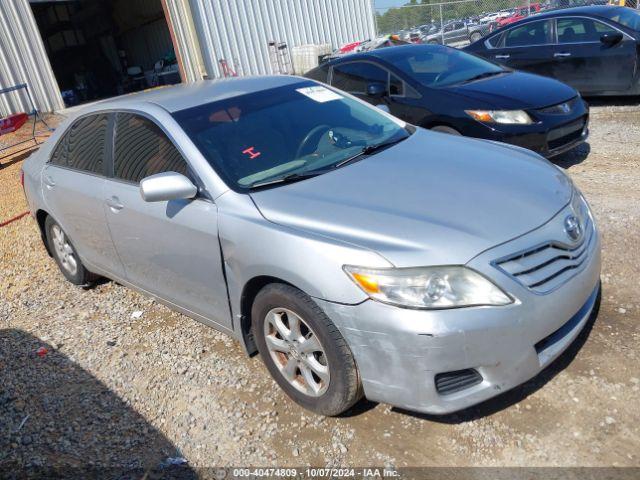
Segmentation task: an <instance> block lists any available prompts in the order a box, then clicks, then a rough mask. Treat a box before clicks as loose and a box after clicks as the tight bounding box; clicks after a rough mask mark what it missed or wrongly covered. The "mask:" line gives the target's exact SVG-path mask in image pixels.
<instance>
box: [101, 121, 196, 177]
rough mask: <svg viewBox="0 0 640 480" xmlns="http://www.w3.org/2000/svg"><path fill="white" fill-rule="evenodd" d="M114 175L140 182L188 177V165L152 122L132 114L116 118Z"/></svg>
mask: <svg viewBox="0 0 640 480" xmlns="http://www.w3.org/2000/svg"><path fill="white" fill-rule="evenodd" d="M115 135H116V138H115V151H114V155H113V169H114V176H115V177H116V178H119V179H121V180H126V181H129V182H134V183H138V182H140V180H142V179H143V178H145V177H148V176H149V175H154V174H156V173H163V172H177V173H182V174H183V175H188V167H187V162H186V161H185V160H184V158H182V155H181V154H180V152H179V151H178V150H177V149H176V147H175V146H174V145H173V143H172V142H171V140H169V138H167V136H166V135H165V133H164V132H163V131H162V130H161V129H160V127H158V126H157V125H156V124H155V123H153V122H152V121H150V120H148V119H146V118H144V117H141V116H139V115H134V114H131V113H118V114H117V116H116V129H115Z"/></svg>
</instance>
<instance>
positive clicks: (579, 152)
mask: <svg viewBox="0 0 640 480" xmlns="http://www.w3.org/2000/svg"><path fill="white" fill-rule="evenodd" d="M590 153H591V145H589V144H588V143H582V144H580V145H578V146H577V147H576V148H573V149H571V150H569V151H568V152H565V153H562V154H560V155H558V156H557V157H553V158H551V159H550V161H551V163H554V164H555V165H558V166H559V167H562V168H564V169H568V168H571V167H573V166H574V165H578V164H580V163H582V162H583V161H585V160H586V159H587V157H588V156H589V154H590Z"/></svg>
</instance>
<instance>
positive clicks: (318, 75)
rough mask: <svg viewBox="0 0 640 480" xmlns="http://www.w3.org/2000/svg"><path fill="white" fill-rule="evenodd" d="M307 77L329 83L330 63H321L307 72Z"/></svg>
mask: <svg viewBox="0 0 640 480" xmlns="http://www.w3.org/2000/svg"><path fill="white" fill-rule="evenodd" d="M305 77H307V78H310V79H312V80H316V81H318V82H322V83H327V78H328V77H329V65H328V64H325V65H320V66H319V67H316V68H314V69H313V70H310V71H309V72H307V73H306V74H305Z"/></svg>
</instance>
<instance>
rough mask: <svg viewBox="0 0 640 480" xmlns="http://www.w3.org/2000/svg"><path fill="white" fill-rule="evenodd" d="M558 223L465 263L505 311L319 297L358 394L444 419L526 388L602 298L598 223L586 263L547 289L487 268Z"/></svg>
mask: <svg viewBox="0 0 640 480" xmlns="http://www.w3.org/2000/svg"><path fill="white" fill-rule="evenodd" d="M558 218H559V219H560V220H559V221H561V220H563V219H564V216H563V214H562V213H561V214H560V215H559V216H558ZM556 223H557V222H555V221H552V222H549V223H548V224H547V225H545V226H544V227H542V228H541V229H538V230H537V231H535V232H532V233H531V234H528V235H525V236H523V237H520V238H518V239H517V240H515V241H513V242H508V243H506V244H503V245H501V246H499V247H496V248H494V249H492V250H489V251H487V252H485V253H483V254H481V255H480V256H478V257H476V258H475V259H473V260H472V261H471V262H469V263H468V266H470V267H471V268H474V269H476V270H478V271H480V272H481V273H483V274H485V275H486V276H488V277H490V278H492V279H493V280H494V281H495V282H496V284H498V285H499V286H500V287H501V288H502V289H503V290H504V291H506V292H508V293H509V294H510V295H511V296H512V297H513V298H515V299H516V300H515V302H514V303H513V304H511V305H508V306H503V307H471V308H458V309H448V310H411V309H405V308H398V307H394V306H390V305H386V304H382V303H379V302H376V301H373V300H367V301H365V302H363V303H361V304H359V305H344V304H336V303H332V302H328V301H324V300H316V301H317V302H318V304H319V305H320V306H321V307H322V308H323V310H324V311H325V312H326V313H327V315H328V316H329V317H330V318H331V319H332V320H333V322H334V323H335V324H336V326H337V327H338V328H339V329H340V331H341V333H342V335H343V336H344V337H345V339H346V340H347V342H348V344H349V346H350V348H351V350H352V352H353V354H354V357H355V360H356V363H357V365H358V369H359V372H360V376H361V379H362V384H363V387H364V392H365V396H366V397H367V398H368V399H369V400H372V401H379V402H384V403H389V404H392V405H395V406H398V407H401V408H405V409H408V410H413V411H418V412H424V413H431V414H445V413H450V412H454V411H457V410H461V409H464V408H466V407H469V406H471V405H474V404H477V403H479V402H482V401H484V400H487V399H489V398H491V397H493V396H495V395H498V394H500V393H502V392H504V391H507V390H509V389H511V388H514V387H516V386H518V385H520V384H522V383H524V382H526V381H527V380H529V379H531V378H532V377H534V376H535V375H537V374H538V373H539V372H540V371H541V370H543V369H544V368H545V367H547V366H548V365H549V364H550V363H551V362H552V361H553V360H554V359H556V358H557V357H558V356H559V355H560V354H561V353H562V352H563V351H565V350H566V349H567V347H568V346H569V345H570V344H571V343H572V342H573V340H575V338H576V337H577V336H578V334H579V333H580V331H581V330H582V328H583V327H584V326H585V324H586V323H587V321H588V319H589V317H590V314H591V312H592V311H593V309H594V307H595V306H596V304H597V299H598V296H599V294H600V281H599V279H600V238H599V235H598V232H597V230H596V229H595V226H594V227H593V239H592V241H591V242H590V243H589V245H588V251H587V252H586V253H587V257H586V259H585V260H584V262H582V263H581V265H580V266H579V268H576V269H575V272H573V271H572V272H571V275H572V276H571V277H570V278H569V279H568V280H567V281H566V282H564V283H562V284H561V285H559V286H558V287H557V288H554V289H553V291H550V292H548V293H545V294H540V293H538V292H534V291H532V290H531V289H530V288H527V287H526V286H524V285H522V284H521V283H520V282H519V281H518V280H517V279H516V278H514V277H512V276H510V275H509V274H508V273H506V272H504V271H502V270H500V269H498V268H496V267H495V266H494V260H495V259H497V258H501V257H503V256H505V255H507V254H509V253H512V252H514V251H519V250H521V249H522V248H523V247H525V246H526V247H529V246H531V245H534V244H537V243H540V241H539V240H540V239H544V240H545V241H548V240H549V239H550V238H551V239H553V238H554V237H553V235H558V234H557V231H558V229H557V227H558V225H556ZM560 232H562V229H560Z"/></svg>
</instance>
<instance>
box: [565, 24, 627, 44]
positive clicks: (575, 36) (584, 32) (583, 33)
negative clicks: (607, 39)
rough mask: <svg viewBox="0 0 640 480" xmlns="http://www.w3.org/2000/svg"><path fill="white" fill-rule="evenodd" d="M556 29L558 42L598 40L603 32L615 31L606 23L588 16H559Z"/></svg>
mask: <svg viewBox="0 0 640 480" xmlns="http://www.w3.org/2000/svg"><path fill="white" fill-rule="evenodd" d="M556 29H557V31H558V43H585V42H599V41H600V36H601V35H602V34H603V33H612V32H615V30H614V29H613V28H611V27H609V26H608V25H605V24H604V23H601V22H594V21H593V20H591V19H589V18H559V19H558V20H557V24H556Z"/></svg>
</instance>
